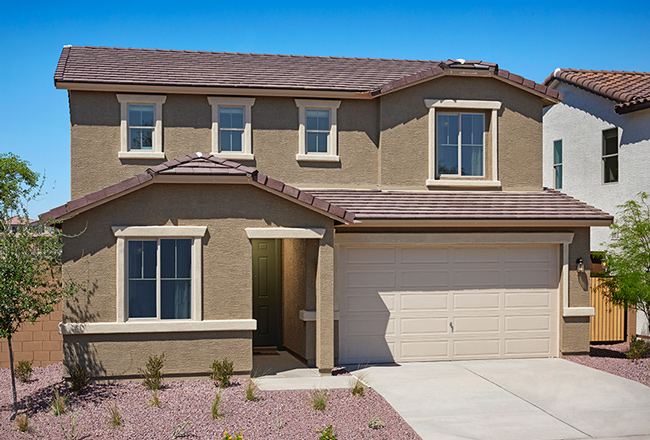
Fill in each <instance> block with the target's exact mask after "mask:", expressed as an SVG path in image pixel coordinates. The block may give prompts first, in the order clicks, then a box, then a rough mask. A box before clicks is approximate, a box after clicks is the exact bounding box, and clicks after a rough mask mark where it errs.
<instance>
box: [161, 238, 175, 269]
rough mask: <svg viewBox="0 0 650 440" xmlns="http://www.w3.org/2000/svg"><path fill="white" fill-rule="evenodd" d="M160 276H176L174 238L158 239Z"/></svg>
mask: <svg viewBox="0 0 650 440" xmlns="http://www.w3.org/2000/svg"><path fill="white" fill-rule="evenodd" d="M160 276H161V278H176V240H160Z"/></svg>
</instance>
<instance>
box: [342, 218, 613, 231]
mask: <svg viewBox="0 0 650 440" xmlns="http://www.w3.org/2000/svg"><path fill="white" fill-rule="evenodd" d="M612 222H613V219H604V218H603V219H570V218H566V219H562V218H560V219H543V218H538V219H521V218H513V219H364V218H357V221H355V222H354V223H350V224H347V225H341V226H339V227H341V228H345V229H348V228H350V229H351V228H363V227H370V228H389V227H395V228H417V227H427V228H429V227H439V228H469V227H481V228H496V227H592V226H610V225H611V224H612Z"/></svg>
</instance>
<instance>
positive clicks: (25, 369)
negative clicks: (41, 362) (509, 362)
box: [16, 361, 34, 383]
mask: <svg viewBox="0 0 650 440" xmlns="http://www.w3.org/2000/svg"><path fill="white" fill-rule="evenodd" d="M33 372H34V370H33V369H32V363H31V362H30V361H20V362H18V366H17V367H16V377H17V378H18V380H19V381H21V382H22V383H25V382H29V381H30V380H31V378H32V373H33Z"/></svg>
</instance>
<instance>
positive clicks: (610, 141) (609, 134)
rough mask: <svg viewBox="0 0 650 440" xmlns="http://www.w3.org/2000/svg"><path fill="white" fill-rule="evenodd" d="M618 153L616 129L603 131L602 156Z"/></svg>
mask: <svg viewBox="0 0 650 440" xmlns="http://www.w3.org/2000/svg"><path fill="white" fill-rule="evenodd" d="M617 153H618V129H617V128H612V129H610V130H605V131H603V156H608V155H610V154H617Z"/></svg>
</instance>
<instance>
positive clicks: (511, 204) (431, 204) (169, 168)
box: [41, 153, 612, 222]
mask: <svg viewBox="0 0 650 440" xmlns="http://www.w3.org/2000/svg"><path fill="white" fill-rule="evenodd" d="M156 176H244V177H248V178H249V179H250V180H251V182H255V183H257V184H259V185H264V186H265V187H267V188H269V189H271V190H272V191H273V192H277V193H280V194H281V195H283V196H285V197H287V198H289V199H296V201H299V202H302V203H305V204H307V205H310V206H312V207H313V208H315V209H316V210H320V211H322V212H324V213H327V214H328V215H330V216H333V217H335V218H338V219H340V221H342V222H352V221H354V220H355V219H356V220H371V219H374V220H376V219H384V220H390V219H393V220H423V219H424V220H522V219H528V220H588V221H596V220H598V221H602V220H605V221H611V220H612V216H610V215H609V214H606V213H604V212H603V211H600V210H599V209H596V208H594V207H592V206H589V205H587V204H585V203H582V202H580V201H578V200H576V199H574V198H572V197H569V196H567V195H565V194H562V193H560V192H558V191H555V190H546V191H537V192H497V191H495V192H478V191H473V192H467V191H466V192H462V191H450V192H445V191H437V192H434V191H431V192H424V191H382V190H340V189H332V190H330V189H319V190H315V189H303V190H301V189H298V188H295V187H293V186H289V185H285V184H284V183H282V182H280V181H279V180H275V179H272V178H271V177H268V176H266V175H265V174H262V173H260V172H259V171H258V170H256V169H255V168H251V167H247V166H244V165H241V164H239V163H237V162H232V161H229V160H226V159H223V158H219V157H215V156H213V155H211V154H201V153H196V154H190V155H187V156H183V157H179V158H177V159H173V160H170V161H168V162H165V163H162V164H160V165H157V166H154V167H151V168H148V169H147V170H145V171H144V172H142V173H140V174H138V175H136V176H134V177H131V178H130V179H126V180H123V181H121V182H119V183H116V184H114V185H111V186H108V187H106V188H104V189H102V190H99V191H96V192H93V193H90V194H88V195H86V196H84V197H81V198H79V199H75V200H72V201H70V202H68V203H66V204H65V205H62V206H59V207H57V208H54V209H52V210H50V211H49V212H46V213H45V214H42V215H41V219H43V220H57V219H64V218H66V217H67V216H70V215H73V214H74V213H76V212H77V211H78V210H80V209H84V208H86V209H88V208H90V207H92V206H95V205H96V204H101V203H103V202H106V201H109V200H111V199H112V198H114V197H116V196H120V195H121V194H124V193H126V192H130V191H133V190H135V189H137V188H138V187H139V186H142V185H144V184H146V183H147V182H150V181H152V180H153V179H155V178H156Z"/></svg>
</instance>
